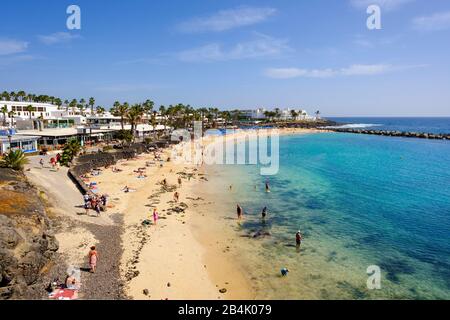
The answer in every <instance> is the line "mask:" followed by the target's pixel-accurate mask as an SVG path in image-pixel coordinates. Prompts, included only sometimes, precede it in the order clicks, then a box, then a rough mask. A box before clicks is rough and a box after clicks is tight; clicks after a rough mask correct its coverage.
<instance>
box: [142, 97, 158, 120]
mask: <svg viewBox="0 0 450 320" xmlns="http://www.w3.org/2000/svg"><path fill="white" fill-rule="evenodd" d="M154 106H155V103H154V102H153V101H152V100H146V101H145V102H144V103H143V104H142V107H143V108H144V112H145V115H146V116H147V120H150V114H151V113H152V111H153V107H154Z"/></svg>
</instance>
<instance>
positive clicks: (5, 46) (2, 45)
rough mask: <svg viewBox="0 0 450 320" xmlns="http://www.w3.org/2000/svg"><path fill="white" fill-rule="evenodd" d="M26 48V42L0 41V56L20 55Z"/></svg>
mask: <svg viewBox="0 0 450 320" xmlns="http://www.w3.org/2000/svg"><path fill="white" fill-rule="evenodd" d="M27 48H28V42H25V41H19V40H9V39H4V40H2V39H0V56H5V55H9V54H15V53H21V52H24V51H26V50H27Z"/></svg>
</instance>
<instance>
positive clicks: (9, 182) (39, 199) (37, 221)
mask: <svg viewBox="0 0 450 320" xmlns="http://www.w3.org/2000/svg"><path fill="white" fill-rule="evenodd" d="M51 229H52V222H51V220H50V219H49V217H48V216H47V213H46V207H45V200H44V199H43V196H41V195H40V194H39V193H38V192H37V190H36V189H35V188H34V187H33V186H32V185H30V184H29V183H28V181H27V179H26V178H25V176H24V175H23V173H20V172H15V171H13V170H10V169H3V168H0V299H42V298H44V297H45V296H46V291H45V288H46V286H47V285H48V283H49V281H50V280H51V279H52V275H51V271H50V270H52V269H53V268H52V267H53V257H54V256H55V252H56V251H57V250H58V242H57V240H56V239H55V236H54V234H53V233H52V231H51Z"/></svg>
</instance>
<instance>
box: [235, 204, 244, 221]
mask: <svg viewBox="0 0 450 320" xmlns="http://www.w3.org/2000/svg"><path fill="white" fill-rule="evenodd" d="M236 212H237V217H238V220H241V219H242V215H243V210H242V208H241V206H240V205H237V207H236Z"/></svg>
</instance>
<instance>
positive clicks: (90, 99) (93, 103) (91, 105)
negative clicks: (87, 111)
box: [89, 97, 95, 115]
mask: <svg viewBox="0 0 450 320" xmlns="http://www.w3.org/2000/svg"><path fill="white" fill-rule="evenodd" d="M94 105H95V99H94V98H93V97H91V98H89V106H90V107H91V115H94Z"/></svg>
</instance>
